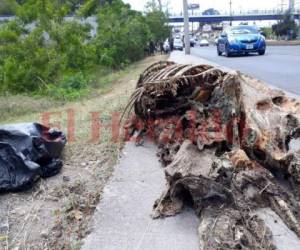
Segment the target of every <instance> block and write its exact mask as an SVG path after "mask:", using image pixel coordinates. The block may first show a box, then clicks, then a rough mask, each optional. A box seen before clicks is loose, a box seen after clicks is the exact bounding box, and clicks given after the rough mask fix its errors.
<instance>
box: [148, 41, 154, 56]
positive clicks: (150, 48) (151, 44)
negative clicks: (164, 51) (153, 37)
mask: <svg viewBox="0 0 300 250" xmlns="http://www.w3.org/2000/svg"><path fill="white" fill-rule="evenodd" d="M154 51H155V45H154V42H153V41H150V43H149V53H150V56H154Z"/></svg>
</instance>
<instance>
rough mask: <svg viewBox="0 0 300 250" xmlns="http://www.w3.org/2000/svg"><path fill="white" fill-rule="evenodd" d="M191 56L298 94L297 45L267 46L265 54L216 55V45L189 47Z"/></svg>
mask: <svg viewBox="0 0 300 250" xmlns="http://www.w3.org/2000/svg"><path fill="white" fill-rule="evenodd" d="M192 55H195V56H199V57H202V58H204V59H207V60H209V61H212V62H214V63H217V64H219V65H221V66H225V67H228V68H232V69H236V70H239V71H241V72H243V73H245V74H248V75H251V76H253V77H255V78H257V79H260V80H262V81H264V82H267V83H269V84H270V85H273V86H275V87H278V88H280V89H282V90H285V91H288V92H291V93H293V94H296V95H300V46H269V47H267V51H266V54H265V55H264V56H259V55H257V54H253V55H249V56H233V57H229V58H227V57H225V56H218V55H217V49H216V46H213V45H211V46H209V47H199V46H196V47H195V48H193V49H192Z"/></svg>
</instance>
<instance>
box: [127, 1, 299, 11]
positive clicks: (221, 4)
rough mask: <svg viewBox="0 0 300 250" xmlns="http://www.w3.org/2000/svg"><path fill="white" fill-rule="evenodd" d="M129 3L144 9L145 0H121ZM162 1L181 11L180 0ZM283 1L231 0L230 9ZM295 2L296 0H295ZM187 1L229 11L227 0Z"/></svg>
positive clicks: (266, 6)
mask: <svg viewBox="0 0 300 250" xmlns="http://www.w3.org/2000/svg"><path fill="white" fill-rule="evenodd" d="M123 1H124V2H126V3H129V4H130V5H131V6H132V8H133V9H136V10H141V11H142V10H144V6H145V4H146V2H147V0H123ZM162 2H163V3H167V2H169V8H170V10H171V13H172V12H174V13H180V12H181V11H182V0H162ZM282 2H283V3H284V4H285V5H284V7H285V8H287V6H288V0H232V9H233V10H234V11H239V10H254V9H255V10H257V9H259V10H265V9H276V8H280V4H281V3H282ZM296 2H297V1H296ZM188 3H198V4H200V11H201V12H202V11H204V10H206V9H208V8H215V9H217V10H220V11H221V12H223V11H227V12H228V11H229V0H188Z"/></svg>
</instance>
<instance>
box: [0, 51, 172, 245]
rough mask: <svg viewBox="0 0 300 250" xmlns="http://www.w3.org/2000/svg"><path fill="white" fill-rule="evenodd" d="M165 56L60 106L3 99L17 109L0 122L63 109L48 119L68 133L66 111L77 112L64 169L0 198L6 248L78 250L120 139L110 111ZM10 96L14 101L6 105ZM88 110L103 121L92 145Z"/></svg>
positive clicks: (123, 102)
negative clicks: (114, 133) (114, 136)
mask: <svg viewBox="0 0 300 250" xmlns="http://www.w3.org/2000/svg"><path fill="white" fill-rule="evenodd" d="M163 59H166V57H165V56H157V57H150V58H147V59H145V60H143V61H141V62H138V63H136V64H134V65H132V66H131V67H130V68H128V69H127V70H126V71H123V72H121V73H117V72H115V73H113V74H112V75H111V76H109V77H108V78H107V81H108V82H109V81H111V82H112V84H111V85H108V84H105V82H103V83H102V85H101V84H100V85H99V86H100V87H101V88H100V89H99V90H97V91H95V93H94V95H92V97H90V98H89V99H86V100H81V101H78V102H73V103H66V104H64V105H61V106H59V104H58V103H51V102H50V103H47V101H45V103H44V102H43V101H41V100H33V99H30V98H29V99H28V98H27V97H24V99H21V98H19V97H10V98H12V99H9V101H7V103H6V102H4V103H5V105H12V106H13V107H18V108H11V110H10V111H8V110H5V113H6V115H5V116H4V118H5V119H4V118H2V119H1V120H0V123H11V122H13V123H15V122H32V121H41V117H42V113H41V112H40V110H47V112H60V113H61V117H59V116H58V115H53V119H52V120H51V121H52V122H54V123H55V122H58V123H60V126H61V129H62V130H64V131H65V132H66V131H67V110H70V109H71V110H73V111H74V114H75V141H73V142H69V143H68V144H67V146H66V149H65V152H64V156H63V157H64V162H65V164H64V167H63V170H62V173H61V174H59V175H57V176H55V177H53V178H50V179H47V180H41V181H39V183H37V185H36V186H35V187H34V188H33V189H32V190H29V191H26V192H22V193H18V194H6V195H2V196H0V219H2V218H7V217H8V222H9V223H8V225H7V227H4V229H5V230H6V233H5V234H3V235H6V236H8V244H9V249H14V248H15V247H17V248H16V249H22V250H23V249H24V250H26V249H30V250H32V249H43V250H44V249H45V250H46V249H51V250H52V249H79V247H80V241H81V239H82V238H83V237H84V236H85V235H86V234H87V233H88V232H89V221H90V219H91V216H92V214H93V211H94V209H95V206H96V204H97V203H98V201H99V199H100V195H101V191H102V189H103V187H104V185H105V183H106V181H107V180H108V179H109V177H110V176H111V174H112V172H113V166H114V165H115V163H116V161H117V159H118V152H119V148H120V142H119V141H118V142H113V141H112V140H111V126H110V124H111V123H112V113H114V112H120V113H121V112H122V111H123V109H124V107H125V105H126V103H127V101H128V98H129V96H130V94H131V93H132V91H133V90H134V88H135V84H136V81H137V79H138V77H139V74H140V73H141V72H142V71H143V70H144V69H145V68H146V67H148V66H149V65H150V64H152V63H153V62H155V61H158V60H163ZM101 81H104V80H101ZM101 81H100V83H101ZM99 93H102V94H99ZM0 99H1V98H0ZM10 100H14V101H13V102H14V103H13V104H9V103H10V102H11V101H10ZM24 100H25V101H26V102H27V101H28V102H29V103H31V105H29V106H27V105H23V106H24V110H23V114H24V115H20V113H22V112H21V111H20V110H21V108H23V107H22V103H23V104H24V102H25V101H24ZM19 101H20V102H19ZM31 101H32V102H31ZM0 102H1V101H0ZM2 102H3V100H2ZM43 105H45V106H43ZM27 107H28V109H27ZM41 107H44V108H43V109H41ZM49 107H51V108H49ZM2 110H3V109H2ZM16 110H18V111H16ZM90 112H99V114H100V122H101V124H102V125H103V126H101V129H100V132H101V134H100V135H101V137H100V140H98V141H97V142H93V143H90V142H89V139H90V136H91V135H90V134H91V119H92V118H91V113H90ZM0 227H1V223H0ZM0 235H1V231H0ZM5 239H6V238H5ZM1 247H3V248H4V249H5V247H7V244H6V243H5V241H1V238H0V249H2V248H1Z"/></svg>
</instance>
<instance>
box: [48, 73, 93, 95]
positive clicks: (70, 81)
mask: <svg viewBox="0 0 300 250" xmlns="http://www.w3.org/2000/svg"><path fill="white" fill-rule="evenodd" d="M90 82H91V79H90V78H89V77H87V76H85V75H84V74H83V73H82V72H79V73H75V74H70V75H66V76H64V77H63V79H62V81H61V82H60V83H59V84H50V85H48V91H47V94H48V95H50V96H51V97H53V98H55V99H59V100H75V99H78V98H80V97H83V96H85V95H87V94H88V93H89V84H90Z"/></svg>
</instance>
